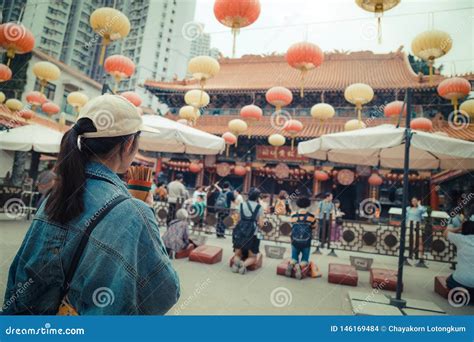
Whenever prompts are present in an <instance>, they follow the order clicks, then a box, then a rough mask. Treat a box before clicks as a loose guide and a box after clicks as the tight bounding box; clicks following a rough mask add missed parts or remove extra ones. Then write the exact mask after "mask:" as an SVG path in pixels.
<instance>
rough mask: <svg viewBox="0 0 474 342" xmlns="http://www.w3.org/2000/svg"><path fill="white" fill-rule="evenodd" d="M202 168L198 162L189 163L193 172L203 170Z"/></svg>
mask: <svg viewBox="0 0 474 342" xmlns="http://www.w3.org/2000/svg"><path fill="white" fill-rule="evenodd" d="M201 170H202V167H201V166H200V165H199V164H197V163H190V164H189V171H190V172H192V173H199V172H201Z"/></svg>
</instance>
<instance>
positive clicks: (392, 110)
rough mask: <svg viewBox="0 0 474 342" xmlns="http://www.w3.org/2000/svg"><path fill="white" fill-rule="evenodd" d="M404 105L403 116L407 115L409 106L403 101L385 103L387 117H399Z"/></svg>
mask: <svg viewBox="0 0 474 342" xmlns="http://www.w3.org/2000/svg"><path fill="white" fill-rule="evenodd" d="M402 107H403V114H402V115H403V116H406V115H407V106H404V102H403V101H393V102H390V103H388V104H387V105H385V107H384V109H383V113H384V114H385V116H386V117H398V116H399V115H400V112H401V111H402Z"/></svg>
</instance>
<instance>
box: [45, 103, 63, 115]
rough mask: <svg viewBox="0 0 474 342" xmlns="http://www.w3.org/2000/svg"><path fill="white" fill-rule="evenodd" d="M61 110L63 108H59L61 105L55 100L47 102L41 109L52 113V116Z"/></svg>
mask: <svg viewBox="0 0 474 342" xmlns="http://www.w3.org/2000/svg"><path fill="white" fill-rule="evenodd" d="M60 110H61V109H60V108H59V106H58V105H57V104H56V103H53V102H45V103H43V105H42V106H41V111H42V112H43V113H46V114H48V115H50V116H51V115H55V114H58V113H59V111H60Z"/></svg>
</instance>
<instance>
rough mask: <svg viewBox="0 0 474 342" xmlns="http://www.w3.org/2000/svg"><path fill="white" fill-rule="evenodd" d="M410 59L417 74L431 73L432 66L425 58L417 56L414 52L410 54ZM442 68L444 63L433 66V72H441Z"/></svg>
mask: <svg viewBox="0 0 474 342" xmlns="http://www.w3.org/2000/svg"><path fill="white" fill-rule="evenodd" d="M408 61H409V62H410V66H411V68H412V69H413V71H414V72H415V73H416V74H418V73H419V72H421V73H422V74H423V75H429V74H430V66H429V65H428V63H427V62H426V61H425V60H423V59H421V58H418V57H415V56H413V55H412V54H409V55H408ZM442 70H443V65H440V66H439V67H438V68H435V67H433V73H436V72H437V71H438V72H441V71H442Z"/></svg>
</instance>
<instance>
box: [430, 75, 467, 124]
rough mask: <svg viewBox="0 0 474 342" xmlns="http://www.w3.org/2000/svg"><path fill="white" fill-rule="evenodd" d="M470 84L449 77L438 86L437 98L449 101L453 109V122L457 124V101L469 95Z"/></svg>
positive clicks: (457, 78) (463, 79) (458, 78)
mask: <svg viewBox="0 0 474 342" xmlns="http://www.w3.org/2000/svg"><path fill="white" fill-rule="evenodd" d="M470 91H471V84H470V83H469V81H468V80H466V79H465V78H461V77H451V78H448V79H445V80H444V81H442V82H441V83H440V84H439V85H438V94H439V96H441V97H443V98H445V99H447V100H451V104H452V105H453V107H454V122H455V123H457V122H458V121H457V115H458V101H459V99H462V98H463V97H466V96H467V95H469V92H470Z"/></svg>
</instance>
